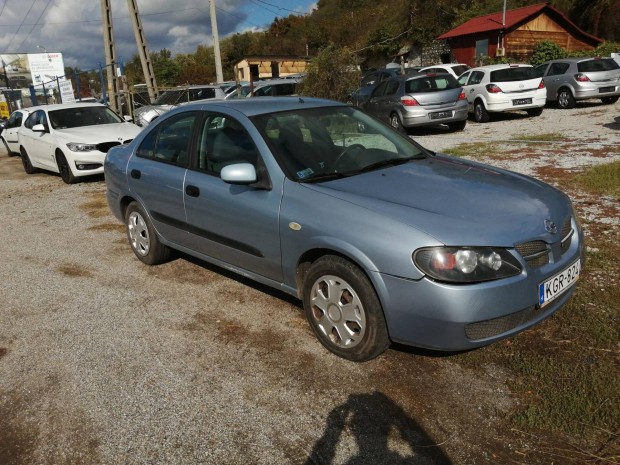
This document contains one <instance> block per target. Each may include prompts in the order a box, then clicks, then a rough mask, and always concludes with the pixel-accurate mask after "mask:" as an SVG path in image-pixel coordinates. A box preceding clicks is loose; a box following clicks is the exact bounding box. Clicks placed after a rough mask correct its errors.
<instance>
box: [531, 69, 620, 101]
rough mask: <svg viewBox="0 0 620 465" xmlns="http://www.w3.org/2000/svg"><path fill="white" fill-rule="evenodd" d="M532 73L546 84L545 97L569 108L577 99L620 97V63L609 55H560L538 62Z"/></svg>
mask: <svg viewBox="0 0 620 465" xmlns="http://www.w3.org/2000/svg"><path fill="white" fill-rule="evenodd" d="M535 71H536V75H537V76H539V77H541V78H543V80H544V81H545V86H546V87H547V101H548V102H556V103H557V105H558V106H559V107H560V108H573V107H574V106H575V104H576V102H577V101H578V100H587V99H593V98H596V99H601V101H602V102H603V103H605V104H612V103H616V102H617V101H618V99H619V98H620V65H619V64H618V63H617V62H616V61H615V60H613V59H612V58H563V59H561V60H551V61H547V62H546V63H543V64H542V65H538V66H537V67H536V69H535Z"/></svg>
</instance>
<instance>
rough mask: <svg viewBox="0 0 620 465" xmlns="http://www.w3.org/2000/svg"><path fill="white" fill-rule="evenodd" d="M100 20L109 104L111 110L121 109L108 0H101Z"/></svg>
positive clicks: (110, 11)
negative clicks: (101, 23)
mask: <svg viewBox="0 0 620 465" xmlns="http://www.w3.org/2000/svg"><path fill="white" fill-rule="evenodd" d="M101 20H102V22H103V43H104V46H105V62H106V67H105V68H106V72H107V76H108V96H109V97H108V99H109V105H110V108H112V110H114V111H119V110H120V109H121V104H120V94H119V92H118V81H117V79H116V51H115V48H114V33H113V30H112V8H111V6H110V0H101Z"/></svg>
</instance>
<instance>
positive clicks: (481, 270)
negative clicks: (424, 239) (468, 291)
mask: <svg viewBox="0 0 620 465" xmlns="http://www.w3.org/2000/svg"><path fill="white" fill-rule="evenodd" d="M413 262H414V263H415V264H416V266H417V267H418V268H420V270H422V271H423V272H424V273H426V274H427V275H428V276H430V277H431V278H433V279H436V280H438V281H445V282H450V283H476V282H482V281H492V280H494V279H501V278H507V277H509V276H515V275H518V274H519V273H521V265H520V263H519V261H518V260H517V259H516V258H515V257H514V256H513V255H511V254H510V253H509V252H508V251H507V250H506V249H500V248H491V247H428V248H424V249H419V250H416V251H415V252H414V254H413Z"/></svg>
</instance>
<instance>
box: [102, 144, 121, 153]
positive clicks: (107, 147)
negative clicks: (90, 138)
mask: <svg viewBox="0 0 620 465" xmlns="http://www.w3.org/2000/svg"><path fill="white" fill-rule="evenodd" d="M117 145H121V143H120V142H102V143H101V144H97V150H99V151H100V152H103V153H108V150H110V149H111V148H112V147H115V146H117Z"/></svg>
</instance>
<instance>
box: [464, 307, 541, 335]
mask: <svg viewBox="0 0 620 465" xmlns="http://www.w3.org/2000/svg"><path fill="white" fill-rule="evenodd" d="M538 313H539V311H538V310H537V309H536V307H534V306H533V307H528V308H526V309H524V310H520V311H518V312H516V313H511V314H510V315H506V316H502V317H499V318H493V319H492V320H486V321H479V322H477V323H470V324H468V325H466V326H465V335H466V336H467V339H470V340H473V341H476V340H479V339H486V338H488V337H493V336H497V335H498V334H502V333H505V332H507V331H510V330H511V329H514V328H516V327H517V326H521V325H522V324H525V323H527V322H528V321H530V320H532V319H533V318H534V317H536V316H537V315H538Z"/></svg>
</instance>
